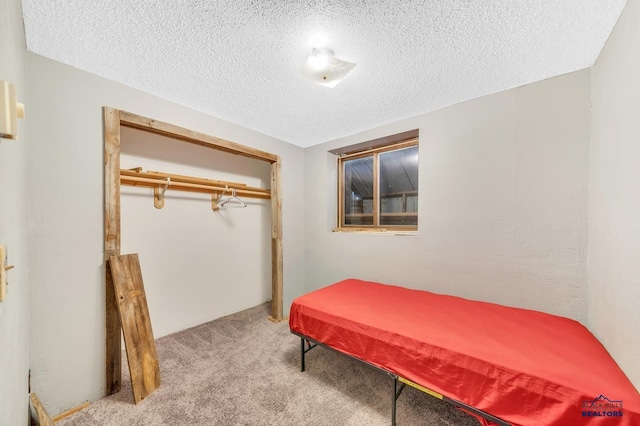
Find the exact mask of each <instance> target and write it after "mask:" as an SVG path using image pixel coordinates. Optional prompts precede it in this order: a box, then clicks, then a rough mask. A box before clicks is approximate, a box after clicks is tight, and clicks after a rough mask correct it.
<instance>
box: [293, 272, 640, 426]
mask: <svg viewBox="0 0 640 426" xmlns="http://www.w3.org/2000/svg"><path fill="white" fill-rule="evenodd" d="M289 326H290V328H291V330H292V331H294V332H297V333H300V334H302V335H304V336H307V337H310V338H312V339H315V340H317V341H319V342H321V343H324V344H326V345H327V346H330V347H332V348H334V349H337V350H339V351H340V352H343V353H346V354H348V355H352V356H354V357H356V358H359V359H362V360H364V361H367V362H369V363H371V364H374V365H376V366H378V367H381V368H383V369H385V370H388V371H391V372H393V373H396V374H398V375H399V376H402V377H404V378H406V379H409V380H411V381H413V382H415V383H418V384H419V385H422V386H425V387H427V388H429V389H432V390H434V391H436V392H438V393H441V394H443V395H445V396H448V397H449V398H451V399H455V400H458V401H461V402H464V403H466V404H469V405H471V406H473V407H476V408H478V409H480V410H483V411H485V412H487V413H490V414H493V415H494V416H497V417H499V418H502V419H503V420H505V421H508V422H510V423H512V424H513V425H522V426H524V425H546V426H552V425H562V426H570V425H582V424H587V425H612V426H613V425H616V426H617V425H629V426H631V425H640V395H639V394H638V391H637V390H636V389H635V388H634V386H633V385H632V384H631V382H630V381H629V379H628V378H627V377H626V376H625V374H624V373H623V372H622V371H621V370H620V368H619V367H618V365H617V364H616V363H615V361H614V360H613V359H612V358H611V356H610V355H609V353H608V352H607V351H606V350H605V349H604V347H603V346H602V344H600V342H599V341H598V340H597V339H596V338H595V337H594V336H593V335H592V334H591V333H590V332H589V331H588V330H587V329H586V328H585V327H584V326H582V325H581V324H580V323H578V322H576V321H573V320H570V319H568V318H563V317H558V316H554V315H549V314H545V313H542V312H537V311H531V310H526V309H517V308H510V307H506V306H501V305H496V304H492V303H485V302H478V301H471V300H467V299H462V298H459V297H454V296H446V295H440V294H434V293H430V292H426V291H420V290H410V289H407V288H402V287H397V286H391V285H384V284H378V283H372V282H366V281H360V280H355V279H350V280H345V281H341V282H339V283H336V284H333V285H330V286H328V287H325V288H322V289H320V290H316V291H314V292H311V293H308V294H306V295H304V296H301V297H299V298H297V299H295V300H294V301H293V304H292V307H291V313H290V319H289Z"/></svg>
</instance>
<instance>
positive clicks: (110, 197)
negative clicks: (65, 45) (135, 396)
mask: <svg viewBox="0 0 640 426" xmlns="http://www.w3.org/2000/svg"><path fill="white" fill-rule="evenodd" d="M103 118H104V262H105V288H106V313H105V316H106V379H107V392H108V394H112V393H115V392H117V391H119V390H120V386H121V379H122V370H121V367H122V366H121V350H122V348H121V325H120V317H119V315H118V305H117V303H116V299H115V293H114V290H113V284H112V282H111V274H110V273H109V270H108V268H109V263H108V261H107V260H108V259H109V256H118V255H120V128H121V127H129V128H133V129H138V130H143V131H146V132H150V133H154V134H157V135H162V136H166V137H170V138H173V139H176V140H178V141H181V142H187V143H191V144H195V145H199V146H203V147H206V148H211V149H217V150H219V151H224V152H228V153H232V154H237V155H242V156H244V157H249V158H253V159H257V160H261V161H267V162H269V163H270V164H271V316H270V317H269V319H270V320H272V321H275V322H278V321H282V320H283V315H282V192H281V186H280V157H279V156H277V155H275V154H271V153H268V152H264V151H260V150H257V149H253V148H250V147H247V146H244V145H240V144H237V143H235V142H230V141H226V140H224V139H219V138H216V137H214V136H209V135H206V134H204V133H199V132H196V131H193V130H188V129H185V128H183V127H178V126H175V125H172V124H168V123H164V122H161V121H157V120H153V119H151V118H146V117H143V116H140V115H136V114H132V113H130V112H126V111H121V110H118V109H115V108H111V107H104V108H103Z"/></svg>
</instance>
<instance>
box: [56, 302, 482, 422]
mask: <svg viewBox="0 0 640 426" xmlns="http://www.w3.org/2000/svg"><path fill="white" fill-rule="evenodd" d="M268 315H269V305H268V304H264V305H260V306H256V307H255V308H251V309H248V310H246V311H242V312H239V313H236V314H233V315H230V316H228V317H224V318H220V319H217V320H215V321H212V322H209V323H206V324H202V325H200V326H197V327H194V328H191V329H188V330H184V331H181V332H179V333H176V334H172V335H170V336H166V337H163V338H160V339H158V340H157V349H158V356H159V359H160V370H161V375H162V385H161V386H160V388H159V389H158V390H157V391H156V392H154V393H153V394H152V395H150V396H149V397H147V399H145V400H144V401H142V402H141V403H140V404H138V405H134V404H133V398H132V396H131V385H130V382H129V376H128V372H125V374H124V377H123V386H122V390H121V391H120V392H119V393H117V394H115V395H111V396H109V397H107V398H104V399H101V400H100V401H96V402H94V403H92V404H91V405H90V406H89V407H88V408H86V409H84V410H82V411H80V412H78V413H76V414H74V415H72V416H70V417H67V418H66V419H63V420H61V421H59V422H58V423H56V425H58V426H71V425H81V426H86V425H104V426H107V425H109V426H111V425H113V426H116V425H117V426H121V425H127V426H133V425H172V426H179V425H225V426H226V425H252V426H255V425H281V426H286V425H296V426H299V425H327V426H336V425H353V426H362V425H367V426H369V425H371V426H375V425H385V426H388V425H390V424H391V392H392V391H391V388H392V386H393V381H392V379H391V378H390V377H389V376H388V375H387V374H385V373H383V372H380V371H378V370H375V369H373V368H371V367H368V366H366V365H364V364H363V363H361V362H359V361H356V360H354V359H351V358H349V357H346V356H344V355H341V354H338V353H336V352H334V351H332V350H329V349H326V348H322V347H318V348H315V349H313V350H312V351H311V352H309V353H308V354H307V371H306V372H304V373H302V372H300V338H299V337H297V336H295V335H293V334H291V333H290V332H289V327H288V324H287V323H286V322H282V323H279V324H274V323H272V322H270V321H268V320H267V317H268ZM126 369H127V368H126V360H125V361H123V370H126ZM397 407H398V413H397V425H398V426H408V425H411V426H416V425H428V426H435V425H449V426H454V425H455V426H478V424H479V422H478V421H477V420H476V419H474V418H473V417H470V416H468V415H466V414H464V413H462V412H460V411H458V410H456V409H455V408H453V407H452V406H450V405H448V404H446V403H444V402H442V401H439V400H437V399H435V398H433V397H431V396H428V395H426V394H424V393H422V392H420V391H417V390H415V389H413V388H409V387H407V388H405V390H404V391H403V392H402V395H400V398H399V399H398V406H397Z"/></svg>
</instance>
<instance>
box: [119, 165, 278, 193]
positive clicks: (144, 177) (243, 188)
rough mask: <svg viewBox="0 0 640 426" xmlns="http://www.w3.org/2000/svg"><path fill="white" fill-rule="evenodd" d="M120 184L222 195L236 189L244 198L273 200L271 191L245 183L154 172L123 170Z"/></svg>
mask: <svg viewBox="0 0 640 426" xmlns="http://www.w3.org/2000/svg"><path fill="white" fill-rule="evenodd" d="M120 183H121V184H122V185H129V186H142V187H147V188H163V187H165V186H166V187H167V189H172V190H178V191H186V192H199V193H206V194H214V193H220V194H222V193H223V192H225V193H230V192H231V190H232V189H235V192H236V194H238V195H240V196H243V197H248V198H265V199H268V198H271V191H270V190H268V189H262V188H255V187H250V186H247V185H245V184H243V183H237V182H225V181H219V180H211V179H203V178H196V177H192V176H183V175H175V174H170V173H161V172H152V171H148V172H138V171H136V170H126V169H121V170H120ZM167 184H168V185H167Z"/></svg>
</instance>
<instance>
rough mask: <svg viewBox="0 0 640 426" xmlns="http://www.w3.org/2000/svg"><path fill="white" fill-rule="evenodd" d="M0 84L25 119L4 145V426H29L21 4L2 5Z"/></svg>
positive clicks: (0, 196)
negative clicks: (12, 92) (8, 86)
mask: <svg viewBox="0 0 640 426" xmlns="http://www.w3.org/2000/svg"><path fill="white" fill-rule="evenodd" d="M0 58H1V59H0V80H5V81H9V82H11V83H13V84H15V86H16V92H17V97H18V101H20V102H22V103H24V104H25V106H26V113H27V118H26V119H24V120H18V133H19V138H20V139H19V140H18V141H13V140H5V139H1V140H0V244H3V245H5V246H6V247H7V249H8V261H9V264H11V265H15V269H12V270H10V271H9V272H8V281H9V287H8V294H7V297H6V299H5V300H4V302H1V303H0V425H18V426H21V425H26V424H27V421H28V420H27V419H28V417H27V415H28V407H29V396H28V377H29V257H28V255H29V234H28V231H29V222H28V217H29V201H28V200H29V199H28V194H29V191H28V176H27V171H28V167H27V164H28V157H27V155H28V152H29V145H30V143H31V138H30V136H29V133H28V131H27V122H28V120H29V114H30V111H29V102H28V98H27V96H28V88H27V66H26V64H27V50H26V47H25V41H24V30H23V28H22V11H21V7H20V0H3V1H2V2H0Z"/></svg>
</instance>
